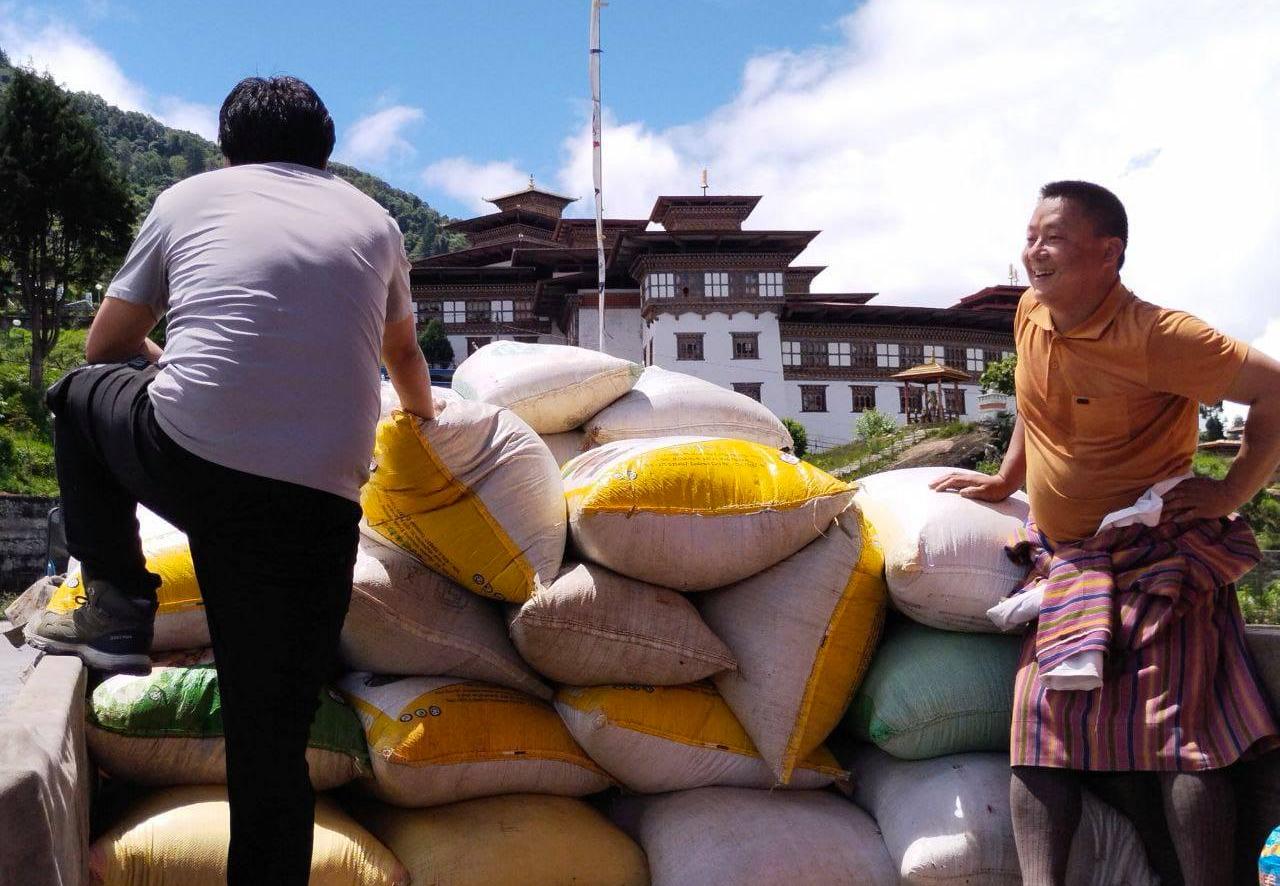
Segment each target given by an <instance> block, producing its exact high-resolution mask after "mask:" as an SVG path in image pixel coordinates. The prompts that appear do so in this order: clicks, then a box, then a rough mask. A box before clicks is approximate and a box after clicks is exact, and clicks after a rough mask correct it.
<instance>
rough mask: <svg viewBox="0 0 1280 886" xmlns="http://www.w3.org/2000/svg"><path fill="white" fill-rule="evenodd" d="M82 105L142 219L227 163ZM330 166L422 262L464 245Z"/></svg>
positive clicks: (409, 203) (135, 121) (0, 60)
mask: <svg viewBox="0 0 1280 886" xmlns="http://www.w3.org/2000/svg"><path fill="white" fill-rule="evenodd" d="M9 71H10V65H9V59H8V57H7V56H6V55H5V53H4V50H3V48H0V91H3V89H4V87H5V86H6V85H7V84H8V81H9ZM74 99H75V102H76V104H77V106H78V107H79V108H80V109H81V111H82V112H83V113H84V114H85V115H86V116H88V117H89V118H90V119H91V120H93V123H94V126H95V127H96V128H97V130H98V133H99V135H100V136H101V137H102V140H103V143H104V144H105V146H106V148H107V151H108V153H109V154H111V156H113V157H114V158H115V160H116V163H117V164H119V167H120V171H121V173H122V174H123V175H124V177H125V180H126V181H127V182H128V185H129V190H130V191H131V193H132V194H133V199H134V202H135V203H136V205H137V207H138V215H137V218H138V221H139V222H141V220H142V219H143V218H144V217H145V216H146V214H147V212H148V210H150V208H151V204H152V202H153V201H154V200H155V199H156V195H157V194H159V193H160V192H161V191H163V190H164V189H165V188H167V187H169V186H170V185H172V184H173V183H174V182H177V181H180V180H181V179H184V178H186V177H187V176H189V175H196V174H197V173H201V172H204V171H205V170H208V169H216V168H217V167H219V166H222V165H223V164H224V161H223V158H222V152H221V151H219V150H218V146H217V145H216V144H214V143H213V142H211V141H209V140H207V139H204V138H201V137H200V136H198V135H196V134H195V133H192V132H184V131H182V130H179V129H171V128H169V127H167V126H165V125H164V124H163V123H161V122H160V121H158V120H156V119H155V118H153V117H149V116H147V115H146V114H140V113H138V112H137V111H122V110H120V109H119V108H117V107H115V106H113V105H109V104H107V103H106V102H105V101H103V100H102V99H101V98H99V97H98V96H96V95H92V94H91V93H87V92H80V93H76V94H75V96H74ZM329 168H330V169H331V170H332V171H333V172H335V173H337V174H338V175H340V176H342V177H343V178H344V179H346V180H347V181H349V182H351V183H352V184H353V185H355V186H356V187H357V188H359V189H360V190H361V191H363V192H364V193H366V194H368V195H369V196H370V197H372V198H373V199H374V200H376V201H378V203H380V204H381V205H382V206H383V207H385V208H386V210H387V211H388V212H389V213H391V215H392V217H393V218H395V220H396V222H397V223H398V224H399V225H400V230H401V231H403V232H404V240H405V249H406V250H407V251H408V253H409V257H410V258H422V257H424V256H428V255H434V254H435V253H437V252H445V251H447V250H449V249H450V248H457V247H459V246H462V245H465V239H464V238H462V237H461V236H460V235H457V234H454V235H449V234H445V233H444V232H443V231H442V230H441V228H443V227H444V225H446V224H448V222H449V219H448V218H447V217H446V216H443V215H441V214H440V213H439V212H437V211H436V210H434V209H432V208H431V207H430V206H428V205H427V204H426V203H425V202H424V201H423V200H422V198H421V197H418V196H416V195H414V194H410V193H408V192H407V191H402V190H400V189H398V188H393V187H392V186H391V185H389V184H387V183H386V182H385V181H383V180H382V179H380V178H377V177H376V176H373V175H370V174H369V173H367V172H363V171H361V170H359V169H355V168H354V167H351V166H345V165H343V164H341V163H331V164H330V166H329Z"/></svg>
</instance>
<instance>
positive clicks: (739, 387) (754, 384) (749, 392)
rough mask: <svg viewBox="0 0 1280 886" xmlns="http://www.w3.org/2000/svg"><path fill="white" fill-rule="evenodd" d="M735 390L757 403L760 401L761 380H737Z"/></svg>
mask: <svg viewBox="0 0 1280 886" xmlns="http://www.w3.org/2000/svg"><path fill="white" fill-rule="evenodd" d="M733 390H734V391H735V392H736V393H739V394H745V395H746V396H748V397H750V398H751V399H752V400H755V401H756V402H757V403H759V402H760V382H758V381H735V382H734V383H733Z"/></svg>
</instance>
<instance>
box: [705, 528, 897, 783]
mask: <svg viewBox="0 0 1280 886" xmlns="http://www.w3.org/2000/svg"><path fill="white" fill-rule="evenodd" d="M881 562H882V561H881V559H880V553H879V549H878V548H877V547H876V545H874V544H872V543H871V542H870V541H869V539H868V537H867V532H866V526H865V524H864V523H863V522H862V520H861V515H860V514H859V513H858V509H857V508H856V507H851V508H849V509H848V510H847V511H845V512H844V513H843V514H841V515H840V516H839V517H838V518H836V520H835V521H834V522H833V523H832V524H831V525H830V526H829V527H828V528H827V530H826V536H825V537H824V538H819V539H818V540H817V541H815V542H812V543H811V544H809V545H808V546H807V547H806V548H804V549H803V550H802V551H800V552H799V553H796V554H793V555H792V556H790V557H788V558H787V559H786V560H784V561H782V562H781V563H779V564H778V565H777V566H774V567H772V568H770V569H766V570H765V571H764V572H762V573H760V574H759V575H755V576H752V577H751V578H748V579H746V580H745V581H742V582H739V583H738V584H736V585H733V586H732V587H728V588H724V589H722V590H719V591H713V592H711V593H710V594H705V595H700V596H699V597H698V599H697V603H698V606H699V609H700V610H701V611H702V614H703V618H704V619H706V622H707V624H708V626H710V628H711V629H712V630H713V631H714V632H715V633H716V636H718V637H720V638H721V639H722V640H724V642H725V645H727V646H728V647H729V649H730V650H731V651H732V652H733V655H734V657H735V658H736V659H737V661H738V670H736V671H732V672H725V673H721V674H717V675H716V676H715V677H714V680H715V684H716V688H717V689H719V690H720V694H721V695H723V696H724V700H725V701H726V702H728V703H729V707H730V708H732V709H733V712H734V714H736V715H737V717H738V719H739V720H740V721H741V722H742V725H743V727H745V728H746V730H747V734H748V735H750V736H751V738H752V740H753V741H754V742H755V745H756V747H757V748H758V749H759V750H760V753H761V755H762V756H763V757H764V759H765V760H766V761H767V762H768V763H769V766H770V767H771V768H772V769H773V772H774V774H775V775H776V776H777V778H778V781H779V782H780V783H782V784H786V783H787V782H788V780H789V779H790V777H791V772H792V769H793V768H794V767H795V765H796V762H797V761H799V760H803V759H805V757H807V756H808V755H809V754H810V753H812V752H813V750H814V749H815V748H817V747H818V745H820V744H822V742H823V741H825V740H826V738H827V736H828V735H830V734H831V730H832V729H834V728H835V726H836V724H837V723H838V722H839V720H840V717H841V716H842V715H843V714H844V711H845V708H847V707H848V706H849V701H850V699H852V697H853V693H854V690H855V689H857V687H858V684H859V683H860V682H861V681H862V676H863V674H865V673H866V670H867V668H868V667H869V665H870V662H871V655H872V653H873V652H874V651H875V646H876V642H877V640H878V639H879V637H880V628H881V626H882V625H883V623H884V612H885V607H886V603H887V596H886V593H885V588H884V579H883V578H882V577H881Z"/></svg>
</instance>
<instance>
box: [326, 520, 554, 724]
mask: <svg viewBox="0 0 1280 886" xmlns="http://www.w3.org/2000/svg"><path fill="white" fill-rule="evenodd" d="M339 649H340V652H341V654H342V659H343V661H344V662H346V664H347V665H348V666H349V667H350V668H351V669H352V670H357V671H372V672H373V673H375V674H433V675H445V674H447V675H450V676H454V677H466V678H468V679H472V680H485V681H487V682H490V683H497V684H499V685H502V686H510V687H512V688H514V689H519V690H521V691H522V692H528V693H529V694H530V695H536V696H539V697H540V698H548V699H549V698H551V690H550V689H549V688H548V687H547V686H546V684H544V683H543V682H542V681H541V680H539V679H538V676H537V675H536V674H534V673H533V672H532V671H531V670H529V666H528V665H526V664H525V663H524V662H523V661H522V660H521V659H520V656H519V655H517V654H516V651H515V649H514V648H512V646H511V640H510V639H508V637H507V634H506V630H505V628H504V625H503V617H502V612H501V610H500V609H499V608H498V606H497V604H495V603H493V602H491V601H489V600H485V599H482V598H481V597H479V596H477V595H476V594H471V593H468V592H467V591H465V590H463V589H462V588H461V587H459V586H458V585H456V584H454V583H453V582H452V581H450V580H449V579H447V578H445V577H444V576H443V575H440V574H438V573H435V572H432V571H431V570H430V569H428V568H427V567H425V566H423V565H422V564H421V563H419V562H418V561H417V560H415V559H414V558H413V557H411V556H410V555H409V554H408V553H407V552H406V551H403V550H401V549H400V548H397V547H395V546H394V545H391V544H389V543H387V542H385V541H384V540H382V539H381V537H379V536H375V535H373V534H372V533H369V532H365V533H362V535H361V538H360V551H359V554H358V555H357V557H356V569H355V582H354V585H353V587H352V589H351V605H350V607H349V608H348V609H347V620H346V621H345V622H344V623H343V625H342V639H341V641H340V643H339Z"/></svg>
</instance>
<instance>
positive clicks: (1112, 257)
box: [1102, 237, 1124, 265]
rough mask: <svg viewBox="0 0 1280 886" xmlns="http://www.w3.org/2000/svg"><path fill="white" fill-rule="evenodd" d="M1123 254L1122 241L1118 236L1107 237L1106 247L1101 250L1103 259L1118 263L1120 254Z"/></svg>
mask: <svg viewBox="0 0 1280 886" xmlns="http://www.w3.org/2000/svg"><path fill="white" fill-rule="evenodd" d="M1122 255H1124V241H1123V240H1121V239H1120V238H1119V237H1108V238H1107V245H1106V248H1105V249H1103V251H1102V259H1103V261H1106V262H1110V263H1113V264H1116V265H1119V264H1120V256H1122Z"/></svg>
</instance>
